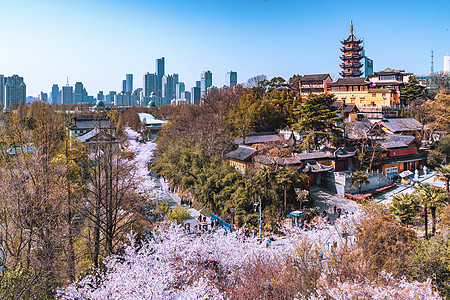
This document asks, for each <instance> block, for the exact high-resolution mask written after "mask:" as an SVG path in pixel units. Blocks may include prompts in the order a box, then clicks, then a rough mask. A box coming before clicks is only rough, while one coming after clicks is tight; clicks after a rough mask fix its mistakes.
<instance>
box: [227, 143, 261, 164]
mask: <svg viewBox="0 0 450 300" xmlns="http://www.w3.org/2000/svg"><path fill="white" fill-rule="evenodd" d="M255 153H256V148H253V147H249V146H244V145H239V147H238V148H237V149H236V150H234V151H231V152H229V153H227V154H225V157H226V158H230V159H234V160H238V161H246V160H248V159H249V158H251V157H252V155H253V154H255Z"/></svg>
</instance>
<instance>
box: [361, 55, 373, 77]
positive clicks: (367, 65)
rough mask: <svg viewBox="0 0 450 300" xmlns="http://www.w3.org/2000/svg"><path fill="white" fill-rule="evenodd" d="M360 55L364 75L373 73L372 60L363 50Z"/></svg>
mask: <svg viewBox="0 0 450 300" xmlns="http://www.w3.org/2000/svg"><path fill="white" fill-rule="evenodd" d="M361 55H362V56H363V62H364V63H363V65H364V74H363V75H364V77H365V76H369V75H372V74H373V60H372V59H370V58H368V57H367V56H366V52H365V50H361Z"/></svg>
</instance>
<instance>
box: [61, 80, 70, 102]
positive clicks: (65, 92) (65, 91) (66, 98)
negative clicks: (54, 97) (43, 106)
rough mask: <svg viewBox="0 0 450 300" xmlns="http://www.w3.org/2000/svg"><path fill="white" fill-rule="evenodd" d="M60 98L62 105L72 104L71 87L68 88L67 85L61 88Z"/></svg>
mask: <svg viewBox="0 0 450 300" xmlns="http://www.w3.org/2000/svg"><path fill="white" fill-rule="evenodd" d="M61 96H62V97H61V102H62V103H63V104H72V103H73V87H71V86H69V85H68V84H67V85H66V86H63V87H62V93H61Z"/></svg>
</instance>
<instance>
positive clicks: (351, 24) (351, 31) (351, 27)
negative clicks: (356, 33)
mask: <svg viewBox="0 0 450 300" xmlns="http://www.w3.org/2000/svg"><path fill="white" fill-rule="evenodd" d="M352 34H353V20H351V22H350V35H352Z"/></svg>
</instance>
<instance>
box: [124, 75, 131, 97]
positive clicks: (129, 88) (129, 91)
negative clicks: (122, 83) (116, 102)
mask: <svg viewBox="0 0 450 300" xmlns="http://www.w3.org/2000/svg"><path fill="white" fill-rule="evenodd" d="M126 81H127V84H126V89H125V92H126V93H129V94H130V95H131V94H132V93H133V74H127V75H126Z"/></svg>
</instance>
